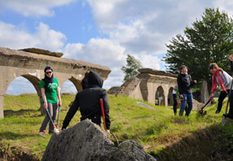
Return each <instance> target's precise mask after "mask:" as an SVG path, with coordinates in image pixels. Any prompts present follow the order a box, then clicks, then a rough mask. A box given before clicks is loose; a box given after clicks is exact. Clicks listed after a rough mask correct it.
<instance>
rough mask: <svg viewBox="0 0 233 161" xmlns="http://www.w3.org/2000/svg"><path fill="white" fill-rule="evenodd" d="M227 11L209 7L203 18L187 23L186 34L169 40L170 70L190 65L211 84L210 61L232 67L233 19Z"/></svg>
mask: <svg viewBox="0 0 233 161" xmlns="http://www.w3.org/2000/svg"><path fill="white" fill-rule="evenodd" d="M232 22H233V21H232V18H231V17H229V16H228V15H227V13H225V12H222V13H220V11H219V9H218V8H217V9H216V10H215V9H212V8H207V9H205V12H204V14H203V15H202V19H201V20H196V21H195V22H194V23H193V24H192V25H193V27H191V28H189V27H186V28H185V30H184V36H181V35H180V34H178V35H176V37H175V38H172V40H171V41H170V44H168V45H167V44H166V46H167V48H168V50H167V54H166V56H165V57H164V61H165V62H166V63H167V64H168V66H167V70H168V72H171V73H178V72H179V68H180V66H181V65H186V66H188V68H189V69H190V70H189V73H190V74H191V75H192V77H193V78H195V79H197V80H199V81H201V80H206V81H207V82H208V87H210V86H211V74H210V72H209V64H210V63H213V62H215V63H217V64H218V65H219V67H222V68H224V70H226V71H227V72H229V71H230V67H229V60H228V56H229V55H230V54H232V53H233V52H232V51H233V42H232V40H233V23H232Z"/></svg>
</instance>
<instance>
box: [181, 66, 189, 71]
mask: <svg viewBox="0 0 233 161" xmlns="http://www.w3.org/2000/svg"><path fill="white" fill-rule="evenodd" d="M184 68H186V69H188V68H187V66H185V65H181V67H180V71H181V70H182V69H184Z"/></svg>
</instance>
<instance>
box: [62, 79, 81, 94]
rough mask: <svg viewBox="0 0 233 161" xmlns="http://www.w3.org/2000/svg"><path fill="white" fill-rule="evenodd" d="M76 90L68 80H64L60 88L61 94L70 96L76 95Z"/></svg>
mask: <svg viewBox="0 0 233 161" xmlns="http://www.w3.org/2000/svg"><path fill="white" fill-rule="evenodd" d="M77 92H78V91H77V88H76V87H75V85H74V83H73V82H71V81H70V80H69V79H68V80H66V81H65V82H64V83H63V85H62V87H61V93H70V94H76V93H77Z"/></svg>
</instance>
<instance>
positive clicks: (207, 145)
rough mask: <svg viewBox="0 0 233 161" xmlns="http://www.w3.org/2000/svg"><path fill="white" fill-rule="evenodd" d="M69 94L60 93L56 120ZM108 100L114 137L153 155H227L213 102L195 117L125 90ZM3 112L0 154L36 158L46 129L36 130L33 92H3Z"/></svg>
mask: <svg viewBox="0 0 233 161" xmlns="http://www.w3.org/2000/svg"><path fill="white" fill-rule="evenodd" d="M74 97H75V96H74V95H70V94H63V95H62V100H63V107H62V112H61V116H60V126H61V124H62V122H63V119H64V118H65V115H66V113H67V111H68V109H69V106H68V105H69V104H70V102H71V101H73V99H74ZM139 102H142V103H139ZM109 103H110V117H111V121H112V125H111V131H112V132H113V133H114V134H115V135H116V136H117V138H118V140H119V141H120V142H122V141H124V140H127V139H130V140H135V141H138V142H140V143H141V144H142V145H143V146H144V149H145V150H146V151H147V152H148V153H150V154H152V155H153V156H154V157H155V158H156V159H158V160H171V161H173V160H174V161H175V160H176V161H177V160H228V159H230V158H233V155H232V152H233V144H232V143H233V126H232V124H228V125H226V126H221V125H220V122H221V120H222V114H223V112H224V110H222V112H221V113H220V114H215V113H214V111H215V109H216V105H212V106H211V107H209V108H207V115H205V116H204V117H198V115H197V112H196V111H192V113H191V116H190V117H188V118H187V117H179V116H174V115H173V111H172V110H171V107H161V106H154V105H151V104H148V103H146V102H144V101H141V100H134V99H132V98H129V97H126V96H117V97H115V96H114V95H109ZM143 103H145V104H146V105H147V106H143ZM224 106H225V104H224V105H223V107H224ZM223 109H224V108H223ZM4 114H5V118H4V119H0V145H1V146H0V147H1V148H0V158H5V159H8V160H10V158H24V159H23V160H40V159H41V157H42V155H43V152H44V150H45V148H46V146H47V144H48V142H49V140H50V137H51V135H49V134H47V135H46V137H45V138H43V137H40V136H38V130H39V127H40V125H41V123H42V121H43V118H44V116H41V115H40V111H39V99H38V97H37V96H36V95H33V94H24V95H20V96H6V97H5V100H4ZM79 118H80V114H79V112H77V113H76V114H75V116H74V118H73V119H72V121H71V122H70V125H69V127H71V126H73V125H75V124H76V123H78V122H79ZM112 140H113V141H114V138H112ZM25 158H29V159H25ZM32 158H33V159H32Z"/></svg>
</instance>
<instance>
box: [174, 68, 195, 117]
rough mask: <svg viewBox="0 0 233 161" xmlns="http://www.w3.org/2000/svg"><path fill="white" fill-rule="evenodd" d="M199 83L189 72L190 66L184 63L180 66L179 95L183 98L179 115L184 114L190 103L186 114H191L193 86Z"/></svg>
mask: <svg viewBox="0 0 233 161" xmlns="http://www.w3.org/2000/svg"><path fill="white" fill-rule="evenodd" d="M195 83H197V81H196V80H192V78H191V76H190V75H189V74H188V68H187V67H186V66H185V65H182V66H181V68H180V74H179V75H178V77H177V84H178V89H179V97H180V98H181V107H180V111H179V116H182V115H183V112H184V110H185V108H186V105H187V104H188V108H187V110H186V113H185V116H189V115H190V112H191V110H192V108H193V94H192V91H191V87H192V86H193V85H194V84H195Z"/></svg>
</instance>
